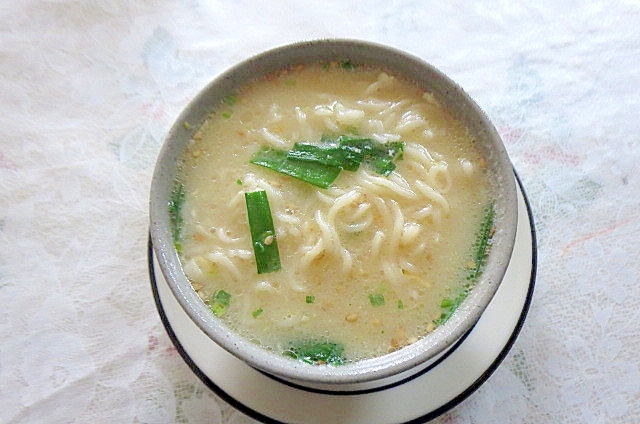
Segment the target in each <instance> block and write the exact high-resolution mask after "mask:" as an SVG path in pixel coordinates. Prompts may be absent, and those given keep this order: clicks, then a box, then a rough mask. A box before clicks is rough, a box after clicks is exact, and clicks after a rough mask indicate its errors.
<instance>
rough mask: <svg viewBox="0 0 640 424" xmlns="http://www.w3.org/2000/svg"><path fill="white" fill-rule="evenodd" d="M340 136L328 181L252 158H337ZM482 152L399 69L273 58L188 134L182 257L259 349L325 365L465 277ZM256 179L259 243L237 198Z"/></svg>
mask: <svg viewBox="0 0 640 424" xmlns="http://www.w3.org/2000/svg"><path fill="white" fill-rule="evenodd" d="M341 140H342V142H343V144H344V145H347V147H344V146H342V145H341V144H340V143H341ZM349 140H352V141H349ZM353 140H356V141H355V142H353ZM358 140H360V141H358ZM362 140H366V143H367V144H366V146H364V144H363V143H362ZM296 143H302V144H301V145H300V146H301V147H300V146H298V147H296ZM349 143H351V144H352V145H353V144H354V143H356V144H357V143H359V144H358V145H357V146H356V148H355V150H354V151H355V153H356V156H357V158H356V159H357V160H360V161H361V163H360V162H357V163H355V165H353V163H352V162H349V163H350V164H349V169H347V168H348V167H347V165H337V168H336V169H334V168H331V165H326V166H327V167H329V168H328V169H329V170H330V171H331V172H333V171H335V172H333V173H332V174H331V175H330V177H331V178H334V179H333V180H332V181H331V182H330V183H329V184H327V185H326V188H322V187H319V186H318V185H315V184H313V183H309V182H308V181H305V180H301V179H299V178H297V177H295V175H294V176H292V175H293V174H287V173H283V172H277V171H274V169H270V168H268V167H265V166H261V165H260V164H259V163H258V164H257V163H256V162H259V161H257V160H256V159H255V158H256V157H257V156H256V155H264V152H267V153H268V154H270V155H272V156H273V157H272V158H271V159H273V160H276V159H277V160H280V161H286V160H288V159H286V158H285V156H286V155H287V154H288V155H292V153H290V152H291V151H292V150H295V149H296V148H298V149H307V150H312V156H313V155H316V152H317V151H321V154H322V155H325V156H322V159H321V160H329V161H334V160H335V159H336V158H335V156H336V155H347V156H348V155H350V154H351V153H352V150H353V149H351V147H352V146H351V147H350V146H349V145H348V144H349ZM308 144H310V145H311V148H308V146H307V145H308ZM363 146H364V147H363ZM394 146H395V150H392V149H391V147H394ZM367 149H369V150H367ZM376 149H377V150H376ZM343 150H344V151H343ZM363 151H365V153H364V154H363V153H362V152H363ZM375 151H382V152H383V153H382V154H379V155H378V156H376V153H375ZM274 152H276V153H274ZM283 152H285V153H283ZM286 152H289V153H286ZM327 152H328V153H327ZM345 152H346V153H345ZM350 152H351V153H350ZM370 152H374V153H370ZM294 153H296V154H299V155H302V156H305V155H307V153H308V152H306V151H305V152H303V153H301V154H300V153H299V152H294ZM358 155H360V156H358ZM367 155H368V156H367ZM305 157H306V156H305ZM316 157H317V156H313V158H316ZM327 157H328V159H327ZM274 158H275V159H274ZM380 158H382V159H380ZM303 159H304V158H303ZM343 159H344V158H343V157H342V156H341V158H340V160H343ZM351 159H353V158H352V157H349V158H347V159H344V160H351ZM367 161H368V162H367ZM286 163H287V164H290V163H289V162H286ZM332 163H333V162H332ZM343 163H346V162H343ZM380 164H381V165H380ZM485 164H486V162H485V160H484V159H483V158H482V157H481V156H480V154H479V153H478V151H477V150H476V148H475V147H474V141H473V139H471V138H470V137H469V135H468V133H467V130H466V128H464V126H463V125H461V124H460V123H459V122H458V121H456V120H455V119H454V118H453V117H452V116H451V115H450V114H449V113H448V112H447V111H446V110H445V109H443V108H442V107H441V106H440V105H439V104H438V102H437V101H435V100H434V98H433V97H432V96H431V95H430V94H429V93H425V92H424V91H423V90H421V89H419V88H417V87H416V86H414V85H412V84H410V83H408V82H405V81H403V80H401V79H400V78H395V77H393V76H391V75H388V74H387V73H385V72H382V71H380V70H376V69H369V68H365V67H355V68H351V67H343V66H340V64H328V65H327V64H325V65H322V64H318V65H306V66H302V67H296V68H294V69H291V70H287V71H283V72H280V73H278V74H276V75H272V76H270V77H268V78H265V79H262V80H259V81H256V82H254V83H252V84H250V85H248V86H247V87H244V88H243V89H242V90H240V91H238V92H237V93H234V95H233V96H229V97H228V98H227V99H226V100H225V102H223V103H222V104H220V106H219V107H218V108H217V109H216V110H215V111H213V113H212V115H211V116H210V117H209V119H208V120H207V121H206V122H205V123H204V124H203V125H202V127H201V128H199V130H198V131H197V132H196V134H195V135H194V137H193V139H192V140H191V143H190V145H189V148H188V150H187V152H186V153H185V155H184V157H183V159H182V164H181V165H182V167H181V176H180V181H179V184H177V185H178V186H179V187H180V189H181V190H180V191H179V193H180V196H181V197H180V200H181V202H182V203H181V205H180V208H179V211H177V212H175V211H174V210H175V205H173V206H174V208H173V209H172V211H174V213H177V214H179V216H178V217H176V221H177V222H179V225H180V228H179V231H176V232H175V233H176V234H175V235H176V245H177V246H179V249H178V250H179V254H180V257H181V261H182V264H183V269H184V271H185V273H186V275H187V277H188V278H189V280H190V281H191V283H192V285H193V287H194V288H195V289H196V291H197V292H198V294H199V295H200V296H201V297H202V299H203V300H204V301H205V302H207V303H208V304H209V305H210V306H211V308H212V313H215V314H216V315H217V316H219V317H220V318H221V319H223V320H224V321H225V322H227V323H228V325H229V326H230V327H232V328H233V329H235V330H236V331H238V332H239V333H241V334H243V335H244V336H246V337H247V338H249V339H251V340H253V341H255V342H256V343H259V344H260V345H262V346H264V347H265V348H266V349H269V350H272V351H275V352H282V353H285V354H288V355H290V356H294V357H296V358H298V359H301V360H303V361H305V362H310V363H332V364H339V363H343V362H345V361H347V362H348V361H355V360H359V359H364V358H371V357H376V356H379V355H382V354H385V353H388V352H390V351H393V350H396V349H399V348H401V347H402V346H405V345H407V344H410V343H412V342H414V341H416V340H418V339H419V338H421V337H423V336H425V335H426V334H428V333H429V332H430V331H432V330H433V329H434V328H435V327H436V326H437V325H438V324H439V323H441V322H443V321H444V320H446V318H447V317H448V315H449V314H450V313H451V312H452V311H453V309H455V306H456V301H458V303H459V301H460V299H461V298H462V299H463V298H464V295H465V293H466V292H468V290H469V289H470V288H471V286H472V283H473V281H472V278H470V277H469V275H471V274H470V270H474V269H477V268H478V267H479V266H480V262H481V261H482V254H483V252H482V251H481V252H480V254H479V255H478V254H475V253H474V249H475V246H477V245H478V243H479V242H478V232H479V228H482V226H483V223H485V224H486V211H487V205H490V202H491V193H492V192H491V182H490V176H489V175H488V171H487V170H486V169H485V168H486V166H485ZM293 165H295V166H293V167H294V168H295V167H298V166H302V167H303V168H304V166H306V165H305V164H304V163H303V162H299V161H298V162H295V163H293ZM352 165H353V166H352ZM286 166H289V165H286ZM323 166H325V165H322V166H320V168H321V171H322V172H324V170H325V168H323ZM381 170H382V172H381ZM296 172H297V171H296ZM305 172H306V171H305ZM319 172H320V171H319ZM334 174H335V175H334ZM314 175H315V174H314ZM323 175H324V174H323ZM314 178H315V177H314ZM323 178H324V176H323ZM322 184H324V181H323V182H322ZM256 191H263V192H264V197H265V198H266V199H268V208H269V209H268V210H269V211H270V214H271V215H270V216H271V218H272V225H273V234H271V233H264V234H266V235H263V236H262V238H260V239H259V243H258V245H256V241H255V239H252V237H253V236H256V237H258V236H259V235H257V233H256V234H253V233H252V232H253V230H254V228H253V227H251V228H250V226H249V223H248V222H249V220H250V218H251V217H250V216H248V210H249V209H248V208H249V203H248V202H249V200H248V199H247V196H246V193H253V192H256ZM250 196H251V195H250ZM254 197H255V196H254ZM263 200H264V199H263ZM265 201H266V200H265ZM491 225H492V223H491V222H489V223H488V227H491ZM485 226H486V225H485ZM489 230H490V228H489ZM489 230H487V231H489ZM261 231H265V230H264V229H262V230H261ZM487 234H488V233H487ZM487 234H481V235H480V237H485V239H486V238H487V237H489V236H488V235H487ZM485 241H486V240H485ZM275 242H277V246H274V245H273V243H275ZM486 244H487V243H485V245H486ZM256 246H258V247H256ZM258 248H259V249H263V250H264V249H265V248H268V249H271V250H272V251H273V249H274V248H276V249H277V252H276V253H277V254H278V255H279V257H278V258H277V259H278V261H279V262H278V266H277V269H276V268H274V269H272V270H267V271H265V272H261V273H258V272H257V270H256V255H258V252H256V251H255V249H258ZM305 349H306V350H305ZM314 349H315V350H314ZM336 358H339V359H336Z"/></svg>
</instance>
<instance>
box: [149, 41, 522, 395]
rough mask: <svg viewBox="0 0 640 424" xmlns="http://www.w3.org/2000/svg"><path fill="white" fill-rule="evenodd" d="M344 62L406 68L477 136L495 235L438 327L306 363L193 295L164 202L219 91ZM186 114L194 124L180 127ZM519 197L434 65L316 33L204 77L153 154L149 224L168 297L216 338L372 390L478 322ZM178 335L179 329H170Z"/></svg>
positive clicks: (495, 147)
mask: <svg viewBox="0 0 640 424" xmlns="http://www.w3.org/2000/svg"><path fill="white" fill-rule="evenodd" d="M346 60H348V61H350V62H351V63H352V64H354V65H370V66H375V67H379V68H383V69H386V70H388V71H391V72H393V73H395V74H397V75H403V76H405V77H406V78H408V79H409V80H413V81H415V82H416V83H417V84H419V85H421V86H423V87H424V88H425V89H427V90H428V91H430V92H431V93H433V95H434V96H435V98H436V99H437V100H439V101H440V103H441V104H442V105H443V106H444V107H446V108H448V110H449V111H450V112H451V113H452V114H453V115H454V116H456V117H457V118H458V119H459V120H461V121H462V122H464V123H465V124H466V126H467V127H468V128H469V131H470V132H471V133H472V134H473V135H474V137H475V139H476V140H478V141H479V143H478V144H479V145H480V149H481V150H482V151H483V153H484V155H485V157H486V158H487V161H488V166H489V167H491V168H493V169H494V171H495V176H496V179H497V187H498V191H499V192H498V193H497V198H496V202H495V210H496V215H495V221H494V226H495V233H494V235H493V238H492V246H491V249H490V251H489V255H488V257H487V260H486V266H485V268H484V271H483V272H482V274H481V276H480V278H479V279H478V281H477V283H476V285H475V287H474V288H473V289H472V290H471V292H470V294H469V295H468V297H467V298H466V299H465V300H464V302H463V303H462V304H461V305H460V306H459V307H458V308H457V310H456V312H455V313H454V314H453V315H452V316H451V318H450V319H448V320H447V321H446V322H445V323H444V324H443V325H441V326H439V327H437V328H436V329H435V330H434V331H433V332H431V333H430V334H428V335H427V336H425V337H424V338H422V339H419V340H418V341H417V342H415V343H413V344H410V345H409V346H406V347H404V348H401V349H399V350H397V351H394V352H392V353H388V354H386V355H383V356H380V357H377V358H373V359H367V360H362V361H359V362H355V363H348V364H345V365H341V366H331V365H308V364H305V363H302V362H299V361H296V360H294V359H291V358H288V357H285V356H283V355H280V354H276V353H273V352H269V351H267V350H265V349H263V348H261V347H259V346H258V345H256V344H254V343H252V342H250V341H249V340H246V339H245V338H243V337H241V336H240V335H238V334H236V333H235V332H234V331H232V330H230V329H229V328H228V327H226V326H225V325H224V324H223V323H222V322H221V321H220V320H219V319H218V318H216V317H215V316H214V315H213V314H212V313H211V311H210V309H209V308H208V306H207V305H206V304H205V303H204V302H203V301H202V300H201V299H200V297H198V294H197V293H196V292H195V290H194V289H193V288H192V286H191V284H190V282H189V281H188V280H187V278H186V277H185V274H184V272H183V270H182V267H181V264H180V260H179V258H178V254H177V252H176V250H175V248H174V243H173V239H172V230H171V225H170V217H169V208H168V205H169V202H170V196H171V191H172V187H173V184H174V180H175V178H176V175H177V171H178V161H179V158H180V157H181V155H182V154H183V152H184V150H185V149H186V147H187V145H188V142H189V140H190V139H191V137H192V136H193V133H194V132H195V131H196V130H197V128H198V123H202V122H203V121H204V120H205V119H206V118H207V116H208V115H209V114H210V112H211V111H212V110H213V108H214V107H215V106H216V105H218V104H219V103H220V102H221V101H222V99H224V98H225V97H226V96H228V95H229V94H230V93H232V92H234V91H235V90H236V88H238V87H241V86H243V84H246V83H247V82H249V81H252V80H254V79H255V78H256V77H260V76H262V75H265V74H271V73H273V72H275V71H277V70H280V69H282V68H284V67H289V66H291V65H296V64H304V63H310V62H314V63H317V62H320V61H346ZM185 122H188V123H190V124H192V125H190V126H185V125H184V123H185ZM516 220H517V198H516V186H515V178H514V173H513V169H512V165H511V163H510V161H509V158H508V156H507V153H506V150H505V148H504V145H503V143H502V141H501V139H500V137H499V135H498V134H497V132H496V130H495V128H494V127H493V125H492V124H491V122H490V121H489V120H488V119H487V117H486V116H485V114H484V113H483V112H482V111H481V109H480V108H479V107H478V105H476V103H475V102H474V101H473V100H472V99H471V98H470V97H469V96H468V95H467V94H466V93H465V92H464V91H463V90H462V88H460V87H459V86H458V85H456V84H455V83H454V82H453V81H451V80H450V79H449V78H448V77H446V76H445V75H443V74H442V73H441V72H440V71H438V70H437V69H435V68H434V67H432V66H431V65H429V64H428V63H426V62H424V61H422V60H421V59H419V58H417V57H414V56H412V55H410V54H407V53H404V52H402V51H399V50H396V49H393V48H389V47H386V46H382V45H378V44H373V43H369V42H363V41H355V40H315V41H305V42H300V43H296V44H291V45H287V46H283V47H279V48H276V49H273V50H270V51H266V52H264V53H262V54H259V55H257V56H254V57H252V58H249V59H248V60H246V61H244V62H242V63H240V64H238V65H236V66H234V67H232V68H231V69H229V70H227V71H226V72H224V73H223V74H221V75H220V76H218V77H217V78H216V79H214V80H213V81H212V82H211V83H210V84H209V85H207V86H206V87H205V88H204V89H203V90H202V91H201V92H200V93H199V94H198V95H197V96H196V97H195V98H194V99H193V100H192V101H191V102H190V103H189V104H188V106H187V107H186V109H185V110H184V111H183V112H182V114H181V115H180V116H179V117H178V119H177V120H176V123H175V125H174V126H173V128H171V130H170V132H169V133H168V134H167V136H166V139H165V141H164V146H163V148H162V150H161V152H160V155H159V158H158V161H157V165H156V169H155V173H154V175H153V180H152V184H151V193H150V232H151V239H152V243H153V249H154V253H155V255H156V258H157V260H158V263H159V265H160V268H161V270H162V273H163V275H164V278H165V279H166V281H167V283H168V284H169V286H170V288H171V290H172V292H173V295H174V296H175V297H176V299H177V300H178V302H179V303H180V305H181V306H182V307H183V308H184V310H185V311H186V313H187V314H188V316H189V317H190V318H191V319H192V320H193V322H194V323H195V324H196V325H197V326H198V327H199V328H200V329H201V330H202V331H203V332H204V333H205V334H206V335H207V336H208V337H210V338H211V339H212V340H213V341H214V342H215V343H217V344H218V345H220V346H221V347H223V348H224V349H225V350H227V351H228V352H229V353H231V354H233V355H235V356H236V357H238V358H240V359H241V360H242V361H244V362H246V363H247V364H249V365H250V366H252V367H254V368H256V369H258V370H260V371H262V372H264V373H267V374H269V375H271V376H274V377H276V378H279V379H282V380H286V381H288V382H290V383H294V384H297V385H301V386H305V387H310V388H315V389H321V390H339V391H350V390H351V391H358V390H370V389H374V388H379V387H382V386H386V385H389V384H394V383H397V382H399V381H401V380H403V379H406V378H410V377H411V376H413V375H415V374H416V373H419V372H424V371H425V370H427V369H428V368H427V367H429V366H430V365H431V364H433V363H434V362H435V361H437V360H438V359H439V358H442V357H443V356H444V355H446V352H447V351H448V350H450V349H451V347H452V346H454V345H455V343H456V342H457V341H458V340H460V339H461V337H463V336H464V335H465V334H466V333H467V332H468V331H470V329H472V327H473V326H474V324H475V323H476V322H477V321H478V319H479V318H480V317H481V315H482V313H483V311H484V310H485V308H486V306H487V305H488V304H489V302H490V301H491V299H492V297H493V296H494V294H495V292H496V290H497V289H498V286H499V285H500V283H501V281H502V279H503V276H504V274H505V271H506V268H507V265H508V263H509V260H510V257H511V252H512V250H513V245H514V239H515V233H516ZM176 336H177V337H178V338H180V334H176Z"/></svg>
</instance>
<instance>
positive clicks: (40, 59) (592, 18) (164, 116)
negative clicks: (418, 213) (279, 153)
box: [0, 0, 640, 424]
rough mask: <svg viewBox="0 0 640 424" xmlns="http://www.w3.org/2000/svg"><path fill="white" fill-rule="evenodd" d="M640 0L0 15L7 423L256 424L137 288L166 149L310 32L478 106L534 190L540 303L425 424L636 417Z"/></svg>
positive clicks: (5, 8) (24, 3)
mask: <svg viewBox="0 0 640 424" xmlns="http://www.w3.org/2000/svg"><path fill="white" fill-rule="evenodd" d="M639 23H640V3H638V1H634V0H628V1H613V2H601V1H597V2H590V1H583V2H580V1H568V2H556V1H549V0H543V1H541V2H519V3H513V2H498V1H484V0H483V1H476V2H425V1H371V2H366V3H365V2H347V1H339V2H338V1H328V2H319V1H310V2H297V1H237V2H221V1H213V0H211V1H204V0H190V1H186V0H182V1H171V0H157V1H142V0H128V1H115V0H95V1H94V0H92V1H88V0H87V1H81V0H40V1H37V0H21V1H13V2H12V1H6V2H2V4H1V5H0V24H1V25H0V99H1V101H0V340H1V343H0V423H41V422H42V423H67V422H77V423H87V422H99V423H129V422H133V423H173V422H177V423H189V424H195V423H205V422H206V423H248V422H253V420H252V418H250V417H248V416H246V415H244V414H243V413H242V412H240V411H237V410H235V409H234V408H233V407H232V406H230V405H229V404H227V403H226V402H225V401H224V400H223V399H221V398H220V397H218V396H217V395H216V394H215V393H214V392H212V391H210V390H209V388H207V387H206V386H205V385H204V384H203V383H202V382H201V381H200V380H199V379H198V378H197V377H196V376H195V375H194V373H193V372H192V371H191V369H190V368H189V367H188V366H187V365H185V363H184V361H183V360H182V358H181V357H180V355H179V354H178V353H177V352H176V349H175V348H174V347H173V345H172V343H171V341H170V340H169V338H168V336H167V333H166V331H165V329H164V327H163V326H162V324H161V321H160V318H159V316H158V313H157V311H156V308H155V305H154V301H153V298H152V295H151V290H150V284H149V279H148V274H147V262H146V243H147V226H148V212H147V202H148V190H149V185H150V178H151V174H152V171H153V167H154V162H155V158H156V155H157V154H158V151H159V148H160V145H161V142H162V139H163V136H164V134H165V133H166V131H167V130H168V128H169V127H170V125H171V124H172V121H173V120H174V119H175V118H176V116H177V114H178V113H179V111H180V110H181V108H182V107H184V106H185V104H186V103H187V102H188V101H189V100H190V99H191V98H192V97H193V96H194V95H195V93H196V92H197V91H198V90H199V89H200V88H202V86H203V85H205V84H206V83H207V82H208V81H209V80H211V79H212V78H213V77H214V76H215V75H216V74H218V73H220V72H221V71H223V70H225V69H226V68H227V67H229V66H231V65H232V64H234V63H236V62H237V61H240V60H242V59H245V58H246V57H248V56H249V55H252V54H254V53H258V52H260V51H262V50H264V49H267V48H271V47H275V46H277V45H281V44H284V43H288V42H293V41H298V40H301V39H309V38H319V37H351V38H360V39H365V40H370V41H377V42H381V43H385V44H388V45H391V46H394V47H397V48H400V49H403V50H406V51H409V52H411V53H413V54H415V55H418V56H420V57H422V58H423V59H425V60H427V61H428V62H430V63H432V64H433V65H435V66H436V67H438V68H440V69H441V70H443V71H444V72H445V73H447V74H448V75H449V76H451V77H452V78H453V79H454V80H456V81H457V82H458V83H459V84H460V85H462V86H463V87H464V88H465V89H466V90H467V91H468V92H469V93H470V94H471V96H472V97H473V98H474V99H475V100H476V101H477V102H478V103H479V104H480V105H481V106H482V107H483V108H484V109H485V111H486V112H487V113H488V115H489V116H490V118H491V119H492V120H493V122H494V123H495V125H496V127H497V128H498V130H499V132H500V134H501V135H502V137H503V138H504V141H505V143H506V145H507V148H508V150H509V153H510V155H511V157H512V160H513V163H514V165H515V167H516V169H517V171H518V173H519V175H520V177H521V179H522V181H523V184H524V187H525V189H526V191H527V193H528V195H529V198H530V201H531V207H532V210H533V214H534V217H535V222H536V226H537V236H538V242H539V252H538V254H539V256H538V259H539V263H538V265H539V267H538V278H537V285H536V290H535V294H534V297H533V303H532V306H531V309H530V311H529V315H528V318H527V320H526V322H525V324H524V327H523V328H522V331H521V333H520V336H519V338H518V339H517V341H516V343H515V345H514V346H513V348H512V349H511V351H510V353H509V354H508V356H507V357H506V358H505V360H504V362H503V363H502V365H501V366H500V367H499V368H498V369H497V370H496V371H495V373H494V374H493V375H492V376H491V377H490V378H489V379H488V381H487V382H486V383H485V384H483V385H482V386H481V387H480V388H479V389H478V390H477V391H476V392H475V393H473V394H472V395H471V396H469V397H468V398H467V399H466V400H465V401H463V402H462V403H461V404H459V405H458V406H456V407H455V408H453V409H451V410H449V411H448V412H446V413H445V414H444V415H443V416H441V417H439V418H437V419H436V420H435V422H437V423H456V424H457V423H494V422H500V423H522V422H527V423H559V422H563V423H611V422H616V423H631V422H640V359H639V358H640V356H639V355H638V352H639V351H640V279H639V277H638V275H639V274H640V248H639V246H640V243H639V240H640V165H639V161H640V29H639V25H638V24H639Z"/></svg>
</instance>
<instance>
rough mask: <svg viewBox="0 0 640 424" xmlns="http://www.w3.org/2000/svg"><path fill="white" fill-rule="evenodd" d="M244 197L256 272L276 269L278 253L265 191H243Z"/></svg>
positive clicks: (277, 268)
mask: <svg viewBox="0 0 640 424" xmlns="http://www.w3.org/2000/svg"><path fill="white" fill-rule="evenodd" d="M244 198H245V202H246V204H247V215H248V218H249V230H250V232H251V241H252V244H253V253H254V256H255V258H256V267H257V270H258V274H265V273H269V272H274V271H278V270H279V269H280V253H279V252H278V242H277V240H276V231H275V229H274V227H273V218H272V217H271V209H270V208H269V200H268V199H267V193H266V192H265V191H264V190H259V191H252V192H249V193H245V194H244Z"/></svg>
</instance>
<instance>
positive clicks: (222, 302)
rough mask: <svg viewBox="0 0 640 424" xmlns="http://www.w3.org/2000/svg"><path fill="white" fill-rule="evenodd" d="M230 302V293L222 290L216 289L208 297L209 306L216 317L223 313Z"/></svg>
mask: <svg viewBox="0 0 640 424" xmlns="http://www.w3.org/2000/svg"><path fill="white" fill-rule="evenodd" d="M230 304H231V295H230V294H229V293H227V292H226V291H224V290H218V291H216V292H215V293H214V294H213V296H211V298H210V299H209V308H211V311H212V312H213V314H214V315H215V316H217V317H220V316H222V315H224V314H225V312H227V309H228V308H229V305H230Z"/></svg>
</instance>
